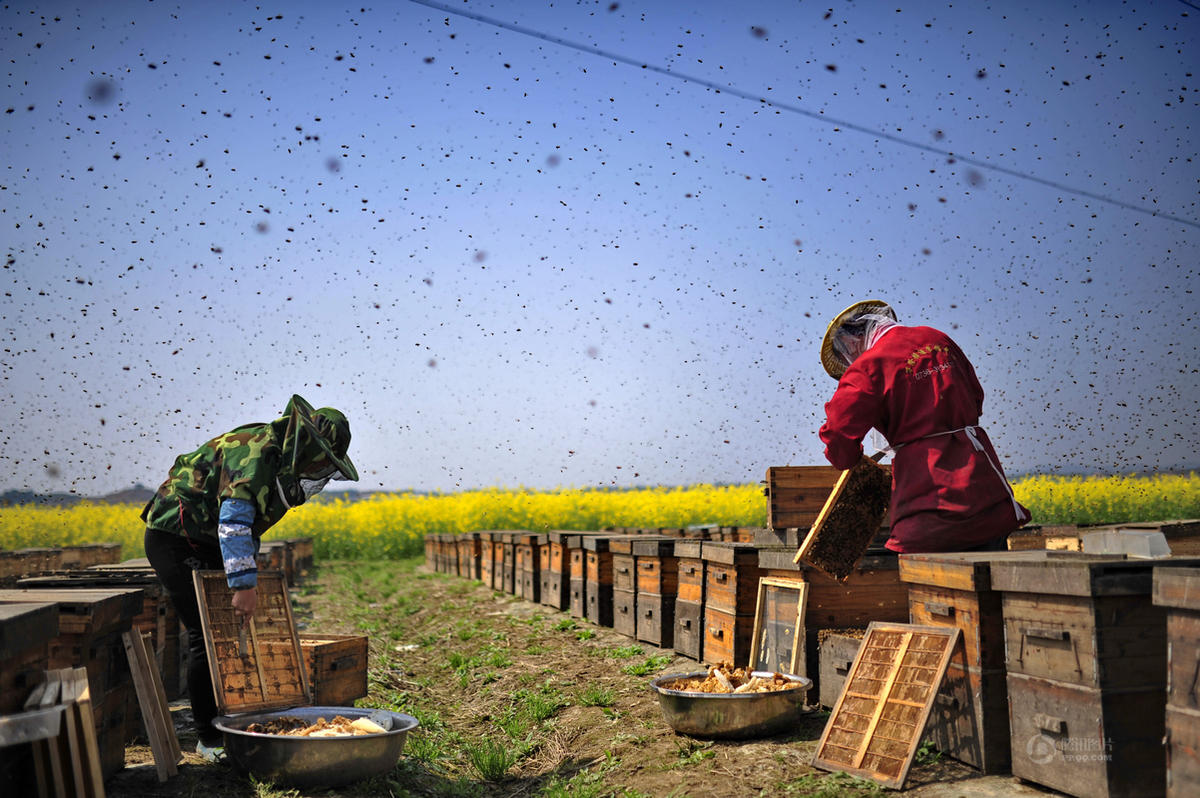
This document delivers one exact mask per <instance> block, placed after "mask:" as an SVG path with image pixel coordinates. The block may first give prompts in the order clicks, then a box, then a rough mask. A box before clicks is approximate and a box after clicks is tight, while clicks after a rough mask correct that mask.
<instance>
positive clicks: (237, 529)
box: [217, 499, 258, 590]
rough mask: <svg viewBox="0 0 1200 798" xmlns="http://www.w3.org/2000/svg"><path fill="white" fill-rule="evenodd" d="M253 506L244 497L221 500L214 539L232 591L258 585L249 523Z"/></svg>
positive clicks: (256, 563)
mask: <svg viewBox="0 0 1200 798" xmlns="http://www.w3.org/2000/svg"><path fill="white" fill-rule="evenodd" d="M253 524H254V505H253V504H251V503H250V502H248V501H245V500H243V499H226V500H225V501H223V502H221V514H220V516H219V518H218V522H217V539H218V540H220V542H221V559H222V560H224V561H225V581H226V583H227V584H228V585H229V587H230V589H232V590H248V589H250V588H253V587H255V586H256V585H257V584H258V558H257V555H258V546H257V544H256V543H255V541H254V534H253V533H252V532H251V526H252V525H253Z"/></svg>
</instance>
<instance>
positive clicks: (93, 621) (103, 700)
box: [0, 588, 143, 779]
mask: <svg viewBox="0 0 1200 798" xmlns="http://www.w3.org/2000/svg"><path fill="white" fill-rule="evenodd" d="M28 603H54V604H57V605H58V635H57V636H56V637H54V638H53V639H52V640H50V641H49V643H48V652H47V655H48V656H47V659H48V663H47V664H48V667H49V669H52V670H53V669H58V668H78V667H85V668H87V672H88V687H89V689H90V691H91V695H92V710H93V712H92V714H93V717H94V720H95V724H96V740H97V741H98V743H99V755H100V771H101V776H102V777H103V778H105V779H107V778H108V777H109V776H111V775H112V774H114V773H116V772H117V771H118V770H120V769H121V768H123V767H124V766H125V743H126V741H127V740H128V739H129V738H130V737H131V736H132V734H133V730H135V729H136V728H137V725H136V723H135V722H134V721H133V718H140V714H139V711H138V709H137V707H138V704H137V694H136V693H135V691H134V688H133V676H132V674H131V673H130V670H129V662H128V660H127V659H126V655H125V644H124V642H123V641H122V640H121V634H122V633H123V632H128V631H130V630H131V629H132V628H133V619H134V618H135V617H136V616H137V614H138V612H139V611H140V610H141V608H142V605H143V594H142V591H141V590H138V589H98V588H55V589H23V590H12V589H9V590H0V604H28Z"/></svg>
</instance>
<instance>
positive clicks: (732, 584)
mask: <svg viewBox="0 0 1200 798" xmlns="http://www.w3.org/2000/svg"><path fill="white" fill-rule="evenodd" d="M701 557H702V558H703V559H704V568H705V577H704V581H705V587H704V591H705V593H704V661H705V662H708V663H711V664H715V663H718V662H727V663H730V664H732V665H735V666H737V667H742V666H745V665H746V664H748V663H749V661H750V646H751V643H752V642H753V639H754V614H755V610H756V609H757V603H758V578H759V577H760V576H762V575H763V574H762V571H761V570H760V569H759V566H758V547H757V546H755V545H754V544H752V543H724V542H720V543H713V542H709V543H706V544H705V545H704V548H703V551H702V552H701Z"/></svg>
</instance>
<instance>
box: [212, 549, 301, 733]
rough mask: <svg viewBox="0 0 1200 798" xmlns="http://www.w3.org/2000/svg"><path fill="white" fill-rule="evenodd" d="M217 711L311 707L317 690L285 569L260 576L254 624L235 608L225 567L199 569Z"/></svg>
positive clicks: (262, 573) (229, 712)
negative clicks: (306, 660)
mask: <svg viewBox="0 0 1200 798" xmlns="http://www.w3.org/2000/svg"><path fill="white" fill-rule="evenodd" d="M194 577H195V584H196V595H197V598H198V599H199V604H200V621H201V625H202V626H203V629H204V643H205V646H206V647H207V649H208V666H209V670H210V672H211V674H212V682H213V692H214V693H215V695H216V699H217V709H218V710H219V711H220V712H221V714H223V715H232V714H238V713H242V712H255V711H261V710H270V709H282V708H286V707H294V706H306V705H309V704H312V703H313V700H312V688H311V686H310V684H309V681H308V671H307V669H306V667H305V664H304V655H303V652H302V651H301V648H300V640H299V637H298V635H297V634H296V622H295V619H294V618H293V616H292V604H291V601H290V600H289V599H288V592H287V584H286V582H285V580H284V578H283V574H282V573H279V572H263V571H260V572H259V574H258V587H257V590H258V604H257V605H256V606H255V609H254V617H253V618H251V619H250V622H249V624H243V622H242V620H241V619H240V618H239V617H238V616H237V614H236V613H235V612H234V609H233V603H232V602H233V591H232V590H230V588H229V586H228V585H227V584H226V581H225V573H224V572H223V571H196V572H194Z"/></svg>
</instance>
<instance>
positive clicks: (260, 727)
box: [246, 715, 387, 737]
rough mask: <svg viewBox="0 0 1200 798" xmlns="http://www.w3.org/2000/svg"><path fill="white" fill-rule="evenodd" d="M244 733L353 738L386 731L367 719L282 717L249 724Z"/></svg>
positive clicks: (338, 716) (339, 716)
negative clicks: (312, 720)
mask: <svg viewBox="0 0 1200 798" xmlns="http://www.w3.org/2000/svg"><path fill="white" fill-rule="evenodd" d="M246 731H248V732H251V733H253V734H283V735H287V736H289V737H355V736H359V735H363V734H383V733H384V732H386V731H387V729H385V728H383V727H382V726H380V725H379V724H378V723H375V722H374V721H372V720H371V719H369V718H356V719H355V720H350V719H349V718H346V717H343V716H341V715H337V716H335V717H334V719H333V720H328V721H327V720H325V718H317V722H316V723H309V722H308V721H306V720H304V719H303V718H296V717H292V716H291V715H283V716H281V717H278V718H274V719H273V720H269V721H267V722H266V723H251V724H250V725H249V726H247V727H246Z"/></svg>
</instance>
